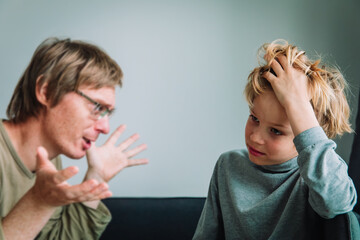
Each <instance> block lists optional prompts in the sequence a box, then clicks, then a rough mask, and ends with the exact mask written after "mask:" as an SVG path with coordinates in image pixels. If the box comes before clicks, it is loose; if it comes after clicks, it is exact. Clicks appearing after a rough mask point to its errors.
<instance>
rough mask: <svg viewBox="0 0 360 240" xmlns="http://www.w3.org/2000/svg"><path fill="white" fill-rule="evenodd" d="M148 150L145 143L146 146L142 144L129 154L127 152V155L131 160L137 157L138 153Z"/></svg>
mask: <svg viewBox="0 0 360 240" xmlns="http://www.w3.org/2000/svg"><path fill="white" fill-rule="evenodd" d="M146 148H147V145H146V144H145V143H144V144H141V145H139V146H137V147H136V148H134V149H131V150H129V151H127V152H126V155H127V156H128V157H129V158H131V157H133V156H135V155H137V154H138V153H140V152H142V151H144V150H145V149H146Z"/></svg>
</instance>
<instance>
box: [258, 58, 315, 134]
mask: <svg viewBox="0 0 360 240" xmlns="http://www.w3.org/2000/svg"><path fill="white" fill-rule="evenodd" d="M270 66H271V68H272V69H273V70H274V72H275V74H276V76H275V75H274V74H272V73H271V72H266V73H264V74H263V77H264V78H266V79H267V80H268V81H269V82H270V84H271V86H272V88H273V90H274V92H275V95H276V97H277V99H278V101H279V102H280V104H281V105H282V106H283V107H284V108H285V111H286V115H287V117H288V119H289V122H290V125H291V128H292V131H293V133H294V136H297V135H298V134H300V133H301V132H303V131H305V130H307V129H310V128H312V127H316V126H319V122H318V120H317V118H316V116H315V113H314V110H313V108H312V105H311V103H310V99H311V97H310V94H309V89H308V85H309V84H308V81H309V80H308V78H307V76H306V75H305V73H304V72H303V71H300V70H297V69H295V68H294V67H293V66H291V65H290V63H289V62H288V60H287V58H286V57H285V56H284V55H280V56H279V57H278V58H277V59H275V60H273V62H272V63H271V65H270Z"/></svg>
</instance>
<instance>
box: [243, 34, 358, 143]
mask: <svg viewBox="0 0 360 240" xmlns="http://www.w3.org/2000/svg"><path fill="white" fill-rule="evenodd" d="M279 55H285V56H286V57H287V60H288V61H289V63H290V64H291V65H292V66H293V67H294V68H296V69H298V70H301V71H303V72H304V73H305V74H306V75H307V77H308V80H309V93H310V96H311V100H310V102H311V104H312V106H313V109H314V112H315V115H316V117H317V120H318V121H319V124H320V126H321V127H322V128H323V129H324V131H325V133H326V135H327V136H328V137H329V138H334V137H336V135H342V134H343V133H344V132H352V129H351V125H350V123H349V116H350V108H349V104H348V102H347V99H346V96H345V90H346V88H347V83H346V81H345V79H344V77H343V75H342V74H341V73H340V71H339V69H338V68H336V67H328V66H325V65H322V64H321V67H320V66H319V65H320V60H316V61H313V60H311V59H309V58H308V57H307V56H306V55H305V52H304V51H301V50H299V48H298V47H296V46H293V45H290V44H289V43H288V42H287V41H285V40H275V41H273V42H272V43H265V44H264V45H262V46H261V47H260V48H259V51H258V57H259V58H260V59H261V60H264V61H265V62H264V63H261V62H260V66H259V67H256V68H255V69H254V70H253V71H252V72H251V73H250V75H249V77H248V82H247V84H246V87H245V90H244V94H245V96H246V100H247V102H248V104H249V106H250V107H252V105H253V102H254V99H255V97H256V96H258V95H260V94H262V93H263V92H264V91H266V90H272V87H271V84H270V83H269V82H268V81H267V80H266V79H265V78H263V77H262V74H263V73H264V72H266V71H273V70H272V69H271V68H270V65H271V63H272V61H276V58H277V56H279Z"/></svg>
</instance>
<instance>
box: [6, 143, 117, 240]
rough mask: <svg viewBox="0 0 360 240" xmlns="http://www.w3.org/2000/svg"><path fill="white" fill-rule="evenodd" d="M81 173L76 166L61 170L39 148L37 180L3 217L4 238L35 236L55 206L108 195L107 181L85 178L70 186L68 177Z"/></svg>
mask: <svg viewBox="0 0 360 240" xmlns="http://www.w3.org/2000/svg"><path fill="white" fill-rule="evenodd" d="M77 172H78V169H77V167H68V168H66V169H64V170H60V171H58V170H57V169H56V168H55V166H54V165H53V164H52V163H51V162H50V160H49V159H48V155H47V152H46V150H45V149H44V148H42V147H39V148H38V149H37V168H36V182H35V184H34V186H33V187H32V188H31V189H30V190H29V191H28V192H27V193H26V194H25V195H24V196H23V197H22V198H21V199H20V200H19V202H18V203H17V204H16V205H15V206H14V208H13V209H12V210H11V211H10V212H9V214H8V215H7V216H6V217H4V218H3V219H2V229H3V233H4V237H5V239H14V240H16V239H34V238H35V237H36V236H37V234H38V233H39V232H40V231H41V229H42V228H43V227H44V225H45V224H46V223H47V221H48V220H49V218H50V217H51V215H52V214H53V213H54V211H55V209H56V207H58V206H63V205H67V204H70V203H74V202H82V201H93V200H99V199H103V198H106V197H109V196H110V195H111V193H110V192H109V191H108V188H107V186H106V185H105V186H104V183H98V182H97V181H96V180H89V181H85V182H83V183H81V184H78V185H74V186H71V185H69V184H68V183H67V182H66V180H67V179H69V178H71V177H72V176H74V175H75V174H76V173H77Z"/></svg>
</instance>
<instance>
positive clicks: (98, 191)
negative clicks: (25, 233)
mask: <svg viewBox="0 0 360 240" xmlns="http://www.w3.org/2000/svg"><path fill="white" fill-rule="evenodd" d="M36 158H37V166H36V181H35V184H34V186H33V187H32V188H31V190H30V191H32V194H33V196H34V197H36V199H38V203H39V204H40V205H41V206H44V207H57V206H64V205H67V204H70V203H75V202H83V201H92V200H100V199H103V198H107V197H109V196H111V192H109V191H108V186H107V184H106V183H98V182H97V181H96V180H90V181H85V182H83V183H81V184H77V185H74V186H71V185H70V184H68V183H67V182H66V180H68V179H69V178H71V177H72V176H74V175H75V174H77V173H78V171H79V170H78V168H77V167H74V166H72V167H68V168H65V169H63V170H57V169H56V168H55V166H54V164H53V163H52V162H51V161H50V160H49V159H48V153H47V151H46V150H45V148H43V147H39V148H38V149H37V155H36Z"/></svg>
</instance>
